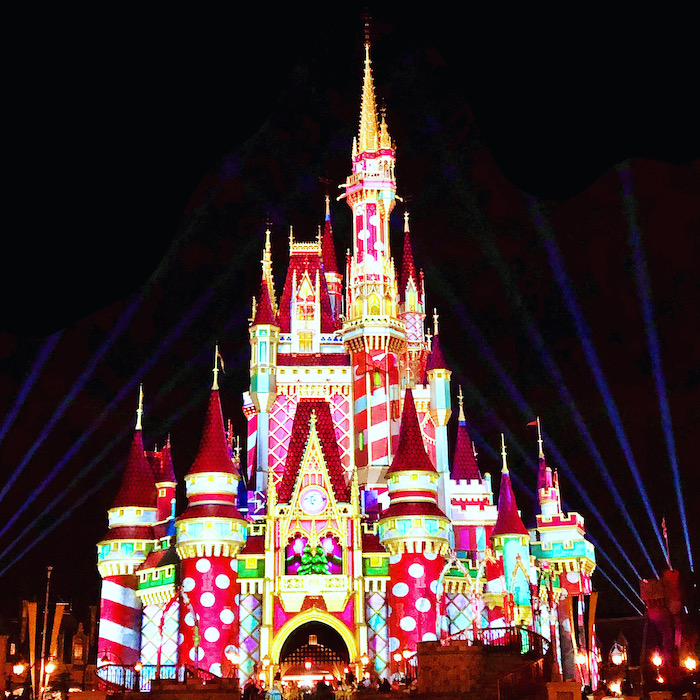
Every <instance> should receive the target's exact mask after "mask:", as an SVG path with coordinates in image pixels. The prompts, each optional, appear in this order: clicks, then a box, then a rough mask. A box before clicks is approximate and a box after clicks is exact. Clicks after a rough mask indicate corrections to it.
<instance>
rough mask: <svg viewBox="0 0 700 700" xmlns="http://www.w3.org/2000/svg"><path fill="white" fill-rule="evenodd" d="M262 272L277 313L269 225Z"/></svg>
mask: <svg viewBox="0 0 700 700" xmlns="http://www.w3.org/2000/svg"><path fill="white" fill-rule="evenodd" d="M262 271H263V279H264V280H265V284H267V291H268V292H269V296H270V304H272V310H273V312H274V313H277V299H276V295H275V283H274V280H273V279H272V245H271V243H270V226H269V224H268V226H267V229H266V230H265V248H264V249H263V259H262ZM253 318H255V313H253Z"/></svg>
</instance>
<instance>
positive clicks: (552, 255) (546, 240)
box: [526, 196, 670, 565]
mask: <svg viewBox="0 0 700 700" xmlns="http://www.w3.org/2000/svg"><path fill="white" fill-rule="evenodd" d="M526 199H527V201H528V205H529V208H530V212H531V215H532V219H533V222H534V224H535V230H536V231H537V232H538V234H539V235H540V237H541V239H542V243H543V246H544V249H545V252H546V254H547V260H548V262H549V266H550V268H551V269H552V273H553V274H554V278H555V279H556V281H557V284H558V285H559V288H560V290H561V293H562V297H563V299H564V303H565V304H566V307H567V309H568V311H569V314H570V315H571V318H572V320H573V322H574V326H575V327H576V334H577V336H578V339H579V342H580V343H581V346H582V347H583V351H584V356H585V358H586V362H587V363H588V366H589V368H590V370H591V373H592V374H593V378H594V380H595V383H596V386H597V387H598V391H599V392H600V395H601V397H602V399H603V403H604V405H605V409H606V411H607V413H608V417H609V418H610V422H611V424H612V426H613V428H614V430H615V434H616V436H617V439H618V442H619V443H620V447H621V448H622V451H623V453H624V455H625V459H626V460H627V466H628V467H629V469H630V472H631V473H632V477H633V478H634V482H635V485H636V486H637V490H638V491H639V495H640V496H641V499H642V503H643V505H644V508H645V510H646V512H647V515H648V516H649V520H650V522H651V526H652V528H653V530H654V534H655V535H656V538H657V541H658V543H659V547H660V548H661V552H662V553H663V555H664V559H666V560H667V563H668V557H667V553H666V548H665V547H664V544H663V540H662V537H661V532H660V530H659V526H658V524H657V520H656V516H655V515H654V512H653V510H652V507H651V502H650V501H649V497H648V495H647V491H646V488H645V487H644V482H643V480H642V476H641V474H640V472H639V468H638V467H637V462H636V460H635V458H634V455H633V453H632V447H631V445H630V443H629V440H628V439H627V435H626V433H625V430H624V427H623V425H622V419H621V418H620V413H619V411H618V409H617V404H616V403H615V399H614V398H613V396H612V393H611V391H610V388H609V387H608V383H607V381H606V379H605V375H604V373H603V369H602V367H601V364H600V361H599V359H598V355H597V353H596V351H595V347H594V346H593V341H592V337H591V331H590V328H589V326H588V324H587V323H586V320H585V318H584V315H583V311H582V310H581V308H580V306H579V304H578V301H577V299H576V293H575V292H574V289H573V286H572V285H571V282H570V280H569V277H568V275H567V273H566V271H565V269H564V262H563V259H562V256H561V253H560V251H559V247H558V246H557V243H556V241H555V240H554V236H553V234H552V232H551V230H550V229H549V226H548V224H547V223H546V219H545V216H544V213H543V211H542V210H543V206H542V204H541V203H540V202H539V201H537V200H536V199H535V198H534V197H530V196H528V197H526ZM669 565H670V564H669Z"/></svg>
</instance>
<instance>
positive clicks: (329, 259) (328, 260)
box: [321, 195, 343, 320]
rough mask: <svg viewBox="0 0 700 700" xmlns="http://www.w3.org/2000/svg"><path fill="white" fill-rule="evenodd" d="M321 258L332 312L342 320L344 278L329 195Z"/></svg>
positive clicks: (327, 197) (336, 317) (334, 316)
mask: <svg viewBox="0 0 700 700" xmlns="http://www.w3.org/2000/svg"><path fill="white" fill-rule="evenodd" d="M321 257H322V260H323V272H324V275H325V277H326V285H327V287H328V296H329V297H330V302H331V311H332V312H333V318H335V319H336V320H337V319H339V318H340V316H341V314H342V309H343V276H342V275H341V274H340V273H339V272H338V264H337V261H336V257H335V244H334V242H333V226H332V225H331V204H330V197H329V196H328V195H326V215H325V220H324V224H323V236H322V238H321Z"/></svg>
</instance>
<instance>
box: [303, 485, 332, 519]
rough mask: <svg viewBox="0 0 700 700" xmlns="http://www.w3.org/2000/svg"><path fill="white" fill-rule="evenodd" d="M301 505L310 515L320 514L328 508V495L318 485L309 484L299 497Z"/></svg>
mask: <svg viewBox="0 0 700 700" xmlns="http://www.w3.org/2000/svg"><path fill="white" fill-rule="evenodd" d="M299 505H300V506H301V509H302V510H303V511H304V512H305V513H307V514H308V515H318V514H319V513H322V512H323V511H324V510H325V509H326V506H327V505H328V496H327V495H326V492H325V491H324V490H323V489H320V488H318V486H309V487H307V488H305V489H304V491H303V492H302V494H301V497H300V498H299Z"/></svg>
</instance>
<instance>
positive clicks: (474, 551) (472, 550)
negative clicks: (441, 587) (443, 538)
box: [450, 388, 498, 563]
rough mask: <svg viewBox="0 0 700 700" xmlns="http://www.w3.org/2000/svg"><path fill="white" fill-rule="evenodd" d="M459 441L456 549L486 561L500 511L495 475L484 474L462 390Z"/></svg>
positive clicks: (453, 493)
mask: <svg viewBox="0 0 700 700" xmlns="http://www.w3.org/2000/svg"><path fill="white" fill-rule="evenodd" d="M458 401H459V416H458V425H457V440H456V442H455V451H454V457H453V458H452V478H451V481H450V501H451V504H452V509H451V514H452V527H453V530H454V537H455V549H457V550H459V551H462V552H467V553H468V556H467V558H468V559H470V560H471V561H472V562H474V563H476V562H478V561H481V560H482V559H483V558H484V554H485V552H486V548H487V547H488V545H489V543H490V535H491V529H492V528H493V526H494V525H495V523H496V518H497V516H498V509H497V508H496V506H495V505H494V503H493V491H492V489H491V475H490V474H489V473H486V474H484V475H483V477H482V475H481V472H480V471H479V465H478V463H477V455H476V448H475V447H474V444H473V443H472V441H471V438H470V437H469V432H468V430H467V419H466V417H465V415H464V406H463V397H462V390H461V388H460V390H459V394H458Z"/></svg>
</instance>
